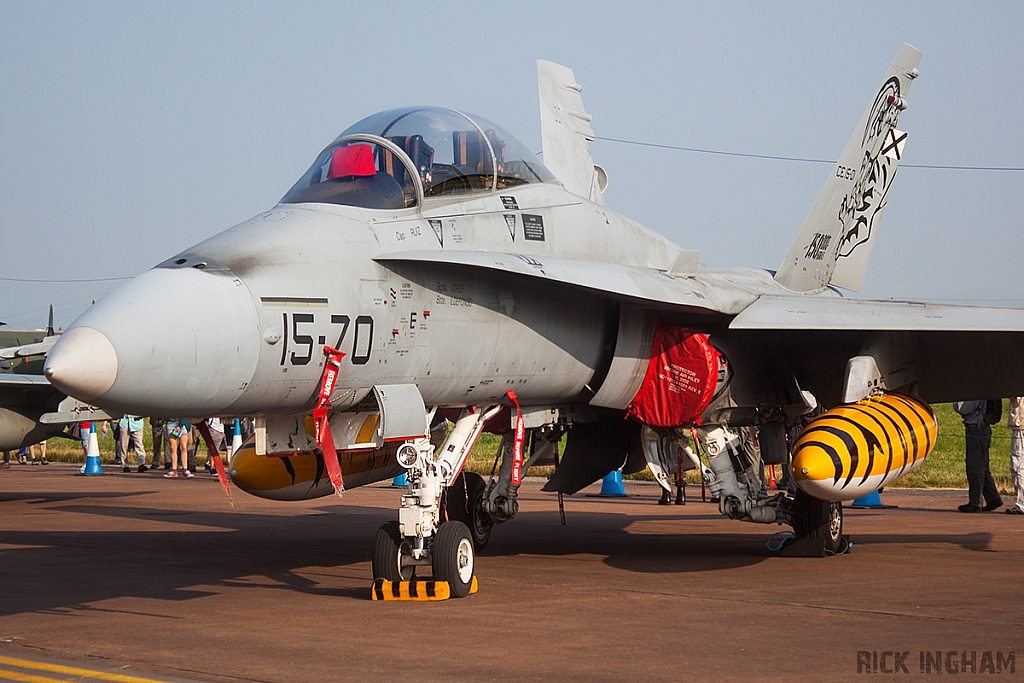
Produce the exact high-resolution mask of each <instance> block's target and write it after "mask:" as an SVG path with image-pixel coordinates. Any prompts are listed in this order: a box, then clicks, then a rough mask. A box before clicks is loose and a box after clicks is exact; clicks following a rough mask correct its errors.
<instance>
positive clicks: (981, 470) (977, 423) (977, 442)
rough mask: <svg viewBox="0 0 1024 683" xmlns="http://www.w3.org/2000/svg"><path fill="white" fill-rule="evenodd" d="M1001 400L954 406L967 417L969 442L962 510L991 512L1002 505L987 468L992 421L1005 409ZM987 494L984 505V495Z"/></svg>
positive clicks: (960, 509)
mask: <svg viewBox="0 0 1024 683" xmlns="http://www.w3.org/2000/svg"><path fill="white" fill-rule="evenodd" d="M1002 408H1003V405H1002V401H996V400H988V401H957V402H956V403H954V404H953V410H955V411H956V412H958V413H959V414H960V415H961V416H962V417H963V421H964V433H965V435H966V437H967V444H966V449H965V451H966V452H965V457H964V468H965V469H966V470H967V502H966V503H965V504H963V505H961V506H959V507H957V510H958V511H959V512H981V511H982V510H984V511H985V512H990V511H992V510H995V509H997V508H999V507H1002V505H1003V499H1002V498H1001V497H1000V496H999V490H998V489H997V488H996V483H995V481H993V480H992V472H991V471H989V468H988V450H989V446H991V444H992V425H993V424H995V423H996V422H999V418H1000V413H1001V412H1002ZM982 497H984V498H985V506H984V507H982V505H981V499H982Z"/></svg>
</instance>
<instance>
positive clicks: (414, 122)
mask: <svg viewBox="0 0 1024 683" xmlns="http://www.w3.org/2000/svg"><path fill="white" fill-rule="evenodd" d="M353 135H356V136H361V137H364V138H365V137H367V136H373V137H374V138H377V139H383V140H385V141H387V142H388V143H391V144H392V145H394V146H395V147H397V148H398V149H399V150H401V151H402V152H404V153H405V155H404V156H405V157H407V159H403V158H402V155H399V154H396V153H395V152H394V151H393V150H391V149H389V147H388V146H385V145H384V144H380V143H376V142H373V141H372V140H368V139H366V140H346V138H347V137H349V136H353ZM409 162H411V164H412V166H411V167H410V166H409ZM414 174H415V176H416V177H418V178H419V181H420V183H421V184H422V186H423V195H424V196H425V197H439V196H445V195H457V194H468V193H475V192H489V191H491V190H492V188H496V189H504V188H508V187H514V186H517V185H525V184H527V183H538V182H550V181H552V180H554V176H553V175H552V174H551V172H550V171H548V169H547V168H545V167H544V165H543V164H541V163H540V162H539V161H538V160H537V158H536V155H534V154H533V153H532V152H531V151H530V150H529V148H527V147H526V146H525V145H524V144H523V143H521V142H519V140H517V139H516V138H514V137H512V136H511V135H510V134H509V133H507V132H506V131H504V130H503V129H501V128H499V127H498V126H496V125H494V124H493V123H491V122H490V121H487V120H486V119H482V118H480V117H477V116H470V115H467V114H463V113H461V112H457V111H455V110H453V109H443V108H440V107H413V108H406V109H393V110H390V111H385V112H381V113H379V114H374V115H373V116H370V117H368V118H365V119H363V120H362V121H360V122H359V123H357V124H355V125H354V126H352V127H350V128H348V129H347V130H345V132H343V133H342V134H341V136H340V137H339V138H338V141H336V142H335V143H334V144H333V145H331V146H330V147H328V148H327V149H326V150H324V151H323V152H322V153H321V154H320V156H319V157H318V158H317V160H316V162H315V163H314V164H313V166H312V167H311V168H310V169H309V170H308V171H307V172H306V173H305V174H304V175H303V176H302V178H300V179H299V182H297V183H296V184H295V186H294V187H292V189H291V190H290V191H289V192H288V194H287V195H285V197H284V199H282V200H281V201H282V202H283V203H298V202H327V203H332V204H348V205H351V206H361V207H366V208H378V209H395V208H402V207H407V206H414V205H415V203H416V196H417V192H416V187H415V180H414V178H413V175H414Z"/></svg>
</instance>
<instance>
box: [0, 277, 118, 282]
mask: <svg viewBox="0 0 1024 683" xmlns="http://www.w3.org/2000/svg"><path fill="white" fill-rule="evenodd" d="M131 279H132V276H126V277H90V278H83V279H80V280H45V279H43V280H37V279H33V278H24V277H0V280H3V281H4V282H48V283H64V282H115V281H117V280H131Z"/></svg>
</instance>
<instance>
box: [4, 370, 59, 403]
mask: <svg viewBox="0 0 1024 683" xmlns="http://www.w3.org/2000/svg"><path fill="white" fill-rule="evenodd" d="M58 395H59V396H61V397H63V394H61V393H60V392H59V391H57V389H55V388H54V387H53V385H51V384H50V382H49V381H47V379H46V378H45V377H43V376H42V375H15V374H6V373H5V374H0V406H21V405H39V406H42V405H46V404H47V403H49V402H50V400H51V399H52V398H53V397H54V396H58ZM58 400H59V399H58Z"/></svg>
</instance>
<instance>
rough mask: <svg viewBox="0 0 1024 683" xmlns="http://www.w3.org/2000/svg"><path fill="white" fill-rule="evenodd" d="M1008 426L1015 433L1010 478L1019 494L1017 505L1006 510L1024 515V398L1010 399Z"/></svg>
mask: <svg viewBox="0 0 1024 683" xmlns="http://www.w3.org/2000/svg"><path fill="white" fill-rule="evenodd" d="M1006 426H1007V427H1009V428H1010V429H1011V430H1012V432H1013V439H1012V441H1010V476H1011V477H1013V489H1014V491H1016V493H1017V502H1016V504H1015V505H1011V506H1010V507H1008V508H1006V512H1007V513H1008V514H1011V515H1024V396H1017V397H1015V398H1011V399H1010V410H1009V413H1008V415H1007V418H1006Z"/></svg>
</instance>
